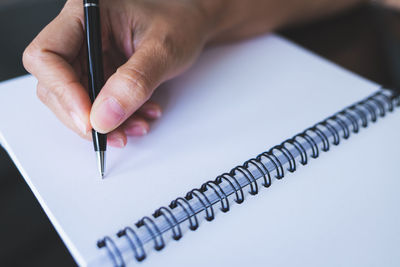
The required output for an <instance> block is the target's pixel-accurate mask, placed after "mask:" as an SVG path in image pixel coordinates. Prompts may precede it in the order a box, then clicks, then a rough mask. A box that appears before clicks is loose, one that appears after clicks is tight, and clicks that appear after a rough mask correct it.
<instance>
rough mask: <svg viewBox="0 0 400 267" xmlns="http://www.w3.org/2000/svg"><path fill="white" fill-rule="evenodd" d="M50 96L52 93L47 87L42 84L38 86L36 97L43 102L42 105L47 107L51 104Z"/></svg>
mask: <svg viewBox="0 0 400 267" xmlns="http://www.w3.org/2000/svg"><path fill="white" fill-rule="evenodd" d="M49 94H50V91H49V90H48V89H47V88H46V87H44V86H42V85H40V84H38V85H37V87H36V95H37V97H38V98H39V99H40V101H42V103H44V104H45V105H47V103H49V98H50V95H49Z"/></svg>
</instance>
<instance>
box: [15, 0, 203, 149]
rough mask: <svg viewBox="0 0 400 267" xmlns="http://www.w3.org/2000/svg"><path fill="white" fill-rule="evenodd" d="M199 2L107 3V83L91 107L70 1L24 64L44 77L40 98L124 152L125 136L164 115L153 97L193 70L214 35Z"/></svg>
mask: <svg viewBox="0 0 400 267" xmlns="http://www.w3.org/2000/svg"><path fill="white" fill-rule="evenodd" d="M206 20H207V18H206V14H205V13H204V12H203V10H202V9H201V7H200V6H199V5H198V4H196V1H181V0H169V1H164V0H146V1H143V0H113V1H102V3H101V23H102V35H103V51H104V53H103V60H104V71H105V79H106V81H107V82H106V84H105V86H104V87H103V89H102V91H101V93H100V94H99V96H98V97H97V99H96V101H95V103H94V104H93V106H92V104H91V102H90V99H89V96H88V93H87V63H86V61H87V57H86V48H85V39H84V38H85V36H84V35H85V33H84V14H83V5H82V0H69V1H67V3H66V5H65V7H64V9H63V10H62V11H61V13H60V14H59V16H58V17H57V18H55V19H54V21H53V22H51V23H50V24H49V25H48V26H47V27H46V28H45V29H44V30H43V31H42V32H41V33H40V34H39V35H38V36H37V37H36V38H35V40H34V41H33V42H32V43H31V44H30V45H29V46H28V48H27V49H26V51H25V53H24V56H23V62H24V65H25V68H26V69H27V70H28V71H29V72H30V73H32V74H33V75H34V76H36V78H37V79H38V86H37V94H38V97H39V98H40V99H41V101H42V102H43V103H44V104H46V105H47V106H48V107H49V108H50V109H51V110H52V111H53V112H54V113H55V115H56V116H57V117H58V118H59V119H60V120H61V121H62V122H63V123H64V124H65V125H66V126H68V127H69V128H71V129H72V130H74V131H75V132H77V133H78V134H79V135H80V136H82V137H84V138H86V139H88V140H91V134H90V130H91V129H92V127H93V128H94V129H95V130H97V131H98V132H101V133H110V134H109V136H108V141H109V144H110V145H112V146H116V147H124V146H125V145H126V142H127V137H126V136H127V135H133V136H141V135H144V134H146V133H147V131H148V130H149V123H148V120H152V119H157V118H159V117H160V116H161V108H160V106H159V105H157V104H156V103H153V102H150V101H149V99H150V97H151V95H152V93H153V92H154V90H155V89H156V88H157V87H158V86H159V85H160V84H161V83H162V82H164V81H165V80H168V79H170V78H172V77H174V76H176V75H178V74H179V73H181V72H183V71H184V70H185V69H187V68H188V67H189V66H190V65H191V64H192V63H193V61H194V60H195V59H196V57H197V56H198V54H199V53H200V52H201V50H202V48H203V46H204V44H205V42H206V40H207V35H208V34H209V32H210V31H209V29H208V26H207V23H206Z"/></svg>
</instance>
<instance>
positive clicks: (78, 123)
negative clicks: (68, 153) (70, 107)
mask: <svg viewBox="0 0 400 267" xmlns="http://www.w3.org/2000/svg"><path fill="white" fill-rule="evenodd" d="M70 115H71V118H72V120H73V121H74V123H75V125H76V127H77V128H78V129H79V131H81V133H82V134H83V135H87V133H88V132H89V129H88V127H87V126H86V125H85V123H83V121H82V120H81V119H80V118H79V116H78V114H76V113H75V112H71V114H70Z"/></svg>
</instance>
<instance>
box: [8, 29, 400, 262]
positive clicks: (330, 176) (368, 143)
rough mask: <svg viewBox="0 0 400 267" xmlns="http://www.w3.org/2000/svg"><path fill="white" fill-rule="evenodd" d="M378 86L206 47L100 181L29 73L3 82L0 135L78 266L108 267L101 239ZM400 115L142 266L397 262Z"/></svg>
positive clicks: (240, 49) (324, 67)
mask: <svg viewBox="0 0 400 267" xmlns="http://www.w3.org/2000/svg"><path fill="white" fill-rule="evenodd" d="M378 87H379V86H378V85H376V84H374V83H372V82H369V81H367V80H365V79H362V78H360V77H357V76H356V75H353V74H351V73H349V72H348V71H345V70H343V69H341V68H339V67H337V66H335V65H333V64H331V63H329V62H327V61H325V60H323V59H320V58H319V57H317V56H315V55H312V54H311V53H309V52H307V51H305V50H303V49H301V48H299V47H297V46H295V45H293V44H291V43H289V42H287V41H285V40H283V39H281V38H279V37H277V36H273V35H272V36H268V37H267V36H264V37H260V38H257V39H253V40H250V41H246V42H243V43H238V44H234V45H230V46H224V47H219V48H214V49H210V50H209V51H206V52H205V53H204V55H202V56H201V58H200V60H199V62H198V63H196V65H195V66H194V67H193V68H192V69H191V70H189V71H188V72H187V73H185V74H184V75H182V76H181V77H180V78H177V79H176V80H174V81H171V82H168V83H167V84H165V85H163V86H162V87H161V88H160V89H159V90H158V91H157V93H156V96H155V99H158V100H159V101H160V103H161V104H162V106H163V108H164V115H163V117H162V119H160V120H159V121H158V122H156V123H154V124H153V125H152V130H151V132H150V134H149V135H148V136H146V137H143V138H133V139H130V140H129V144H128V147H127V148H126V149H124V150H118V149H111V148H110V149H109V150H108V152H107V160H108V161H107V165H108V170H107V179H106V180H101V179H99V177H98V173H97V165H96V157H95V154H94V152H93V148H92V144H91V143H89V142H87V141H84V140H81V139H80V138H79V137H78V136H77V135H75V134H74V133H72V132H71V131H69V130H68V129H66V128H65V127H64V126H63V125H62V124H61V123H60V122H59V121H58V120H57V119H56V118H55V116H54V115H53V114H51V112H50V111H49V110H48V109H47V108H46V107H44V106H43V105H42V104H41V103H40V102H39V100H37V99H36V96H35V80H34V79H33V78H32V77H24V78H20V79H16V80H13V81H10V82H6V83H3V84H2V85H0V132H1V134H2V136H3V145H4V146H5V147H6V149H7V150H8V151H9V153H10V154H11V156H12V157H13V159H14V161H16V163H17V166H18V168H19V169H20V171H21V173H22V174H23V175H24V177H25V179H26V180H27V182H28V183H29V185H30V186H31V188H32V190H33V192H34V193H35V195H36V197H37V198H38V199H39V201H40V203H41V205H42V206H43V208H44V209H45V211H46V213H47V215H48V216H49V218H50V219H51V221H52V223H53V224H54V225H55V227H56V229H57V231H58V232H59V233H60V235H61V236H62V238H63V240H64V242H65V243H66V245H67V246H68V248H69V249H70V251H71V253H72V254H73V256H74V258H75V259H76V260H77V261H78V263H79V264H81V265H87V264H94V263H96V264H98V263H99V259H100V261H101V262H102V263H104V264H106V263H107V262H106V261H103V260H104V259H107V257H106V258H103V257H104V256H107V255H106V253H105V252H104V250H99V249H98V248H97V246H96V242H97V240H98V239H100V238H102V237H103V236H104V235H114V234H115V233H116V232H117V231H118V230H120V229H122V228H123V227H125V226H127V225H132V224H133V223H135V222H136V221H137V220H139V219H140V218H141V217H143V216H146V215H151V214H152V213H153V211H154V210H155V209H157V208H159V207H160V206H165V205H168V204H169V203H170V201H171V200H173V199H175V198H176V197H178V196H183V195H184V194H185V193H186V192H187V191H189V190H190V189H192V188H194V187H198V186H200V185H201V184H202V183H203V182H205V181H207V180H211V179H214V178H215V177H216V176H217V175H219V174H222V173H224V172H226V171H229V170H230V169H231V168H233V167H235V166H236V165H238V164H241V163H243V162H244V161H246V160H247V159H249V158H250V157H254V156H256V155H257V154H259V153H260V152H263V151H266V150H267V149H268V148H270V147H272V146H274V145H276V144H279V143H281V142H282V141H284V140H286V139H287V138H289V137H292V136H293V135H295V134H296V133H298V132H300V131H302V130H304V129H305V128H307V127H309V126H311V125H314V124H315V123H316V122H318V121H320V120H322V119H324V118H326V117H327V116H329V115H332V114H333V113H335V112H336V111H338V110H340V109H342V108H344V107H346V106H348V105H350V104H352V103H354V102H356V101H358V100H360V99H362V98H363V97H365V96H367V95H369V94H370V93H371V92H373V91H374V90H376V89H378ZM399 113H400V112H397V114H393V115H391V116H388V117H387V118H385V119H384V120H382V121H379V122H377V124H376V125H374V126H371V127H369V128H368V129H367V130H364V131H362V132H361V133H360V134H359V135H355V136H352V137H351V138H350V139H349V141H346V142H343V144H341V145H340V146H339V147H337V148H335V149H332V151H331V152H329V153H326V154H324V155H323V156H321V157H320V158H319V159H317V160H313V161H312V163H310V164H309V165H307V166H306V167H304V168H300V169H299V170H298V171H297V172H296V173H294V174H293V175H290V176H288V178H287V179H284V180H283V181H281V182H277V183H275V184H274V185H273V186H272V187H271V188H269V189H266V190H262V192H260V194H259V195H257V196H254V197H248V198H247V199H246V201H245V203H243V205H241V206H237V207H236V208H235V209H233V210H232V211H231V212H229V213H228V214H218V216H217V218H216V219H215V220H214V221H213V222H211V223H203V224H202V225H201V226H200V228H199V229H198V230H197V231H196V232H188V233H186V234H185V236H184V237H183V238H182V239H181V240H180V241H179V242H175V241H173V242H172V241H171V242H168V245H167V246H166V248H165V249H164V250H162V251H161V252H153V253H151V254H150V255H148V259H146V260H145V262H144V263H143V265H144V266H161V265H163V266H204V265H205V266H223V265H228V264H229V265H231V266H243V265H245V264H250V265H252V266H265V265H267V264H268V265H270V266H302V265H307V266H321V265H324V266H354V265H362V266H378V265H380V266H383V265H384V266H395V265H398V264H399V263H400V256H399V254H398V253H397V252H398V249H399V245H398V244H400V233H399V229H398V225H400V216H399V209H398V208H397V205H396V203H399V200H400V197H399V196H400V194H399V193H400V192H399V189H398V188H400V187H399V186H400V182H399V179H395V178H399V174H398V168H397V166H396V157H397V159H398V154H397V153H398V151H399V149H400V145H399V141H398V133H399V130H400V129H399V126H398V121H399V118H400V117H399ZM168 236H169V234H168ZM166 238H167V237H166ZM131 264H132V265H133V266H135V265H136V262H131Z"/></svg>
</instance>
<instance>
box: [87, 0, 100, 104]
mask: <svg viewBox="0 0 400 267" xmlns="http://www.w3.org/2000/svg"><path fill="white" fill-rule="evenodd" d="M84 10H85V27H86V43H87V54H88V74H89V94H90V99H91V100H92V102H94V100H95V99H96V97H97V95H98V94H99V93H100V90H101V88H102V87H103V86H104V70H103V59H102V58H103V57H102V54H103V49H102V37H101V26H100V25H101V24H100V9H99V1H95V0H85V1H84Z"/></svg>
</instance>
